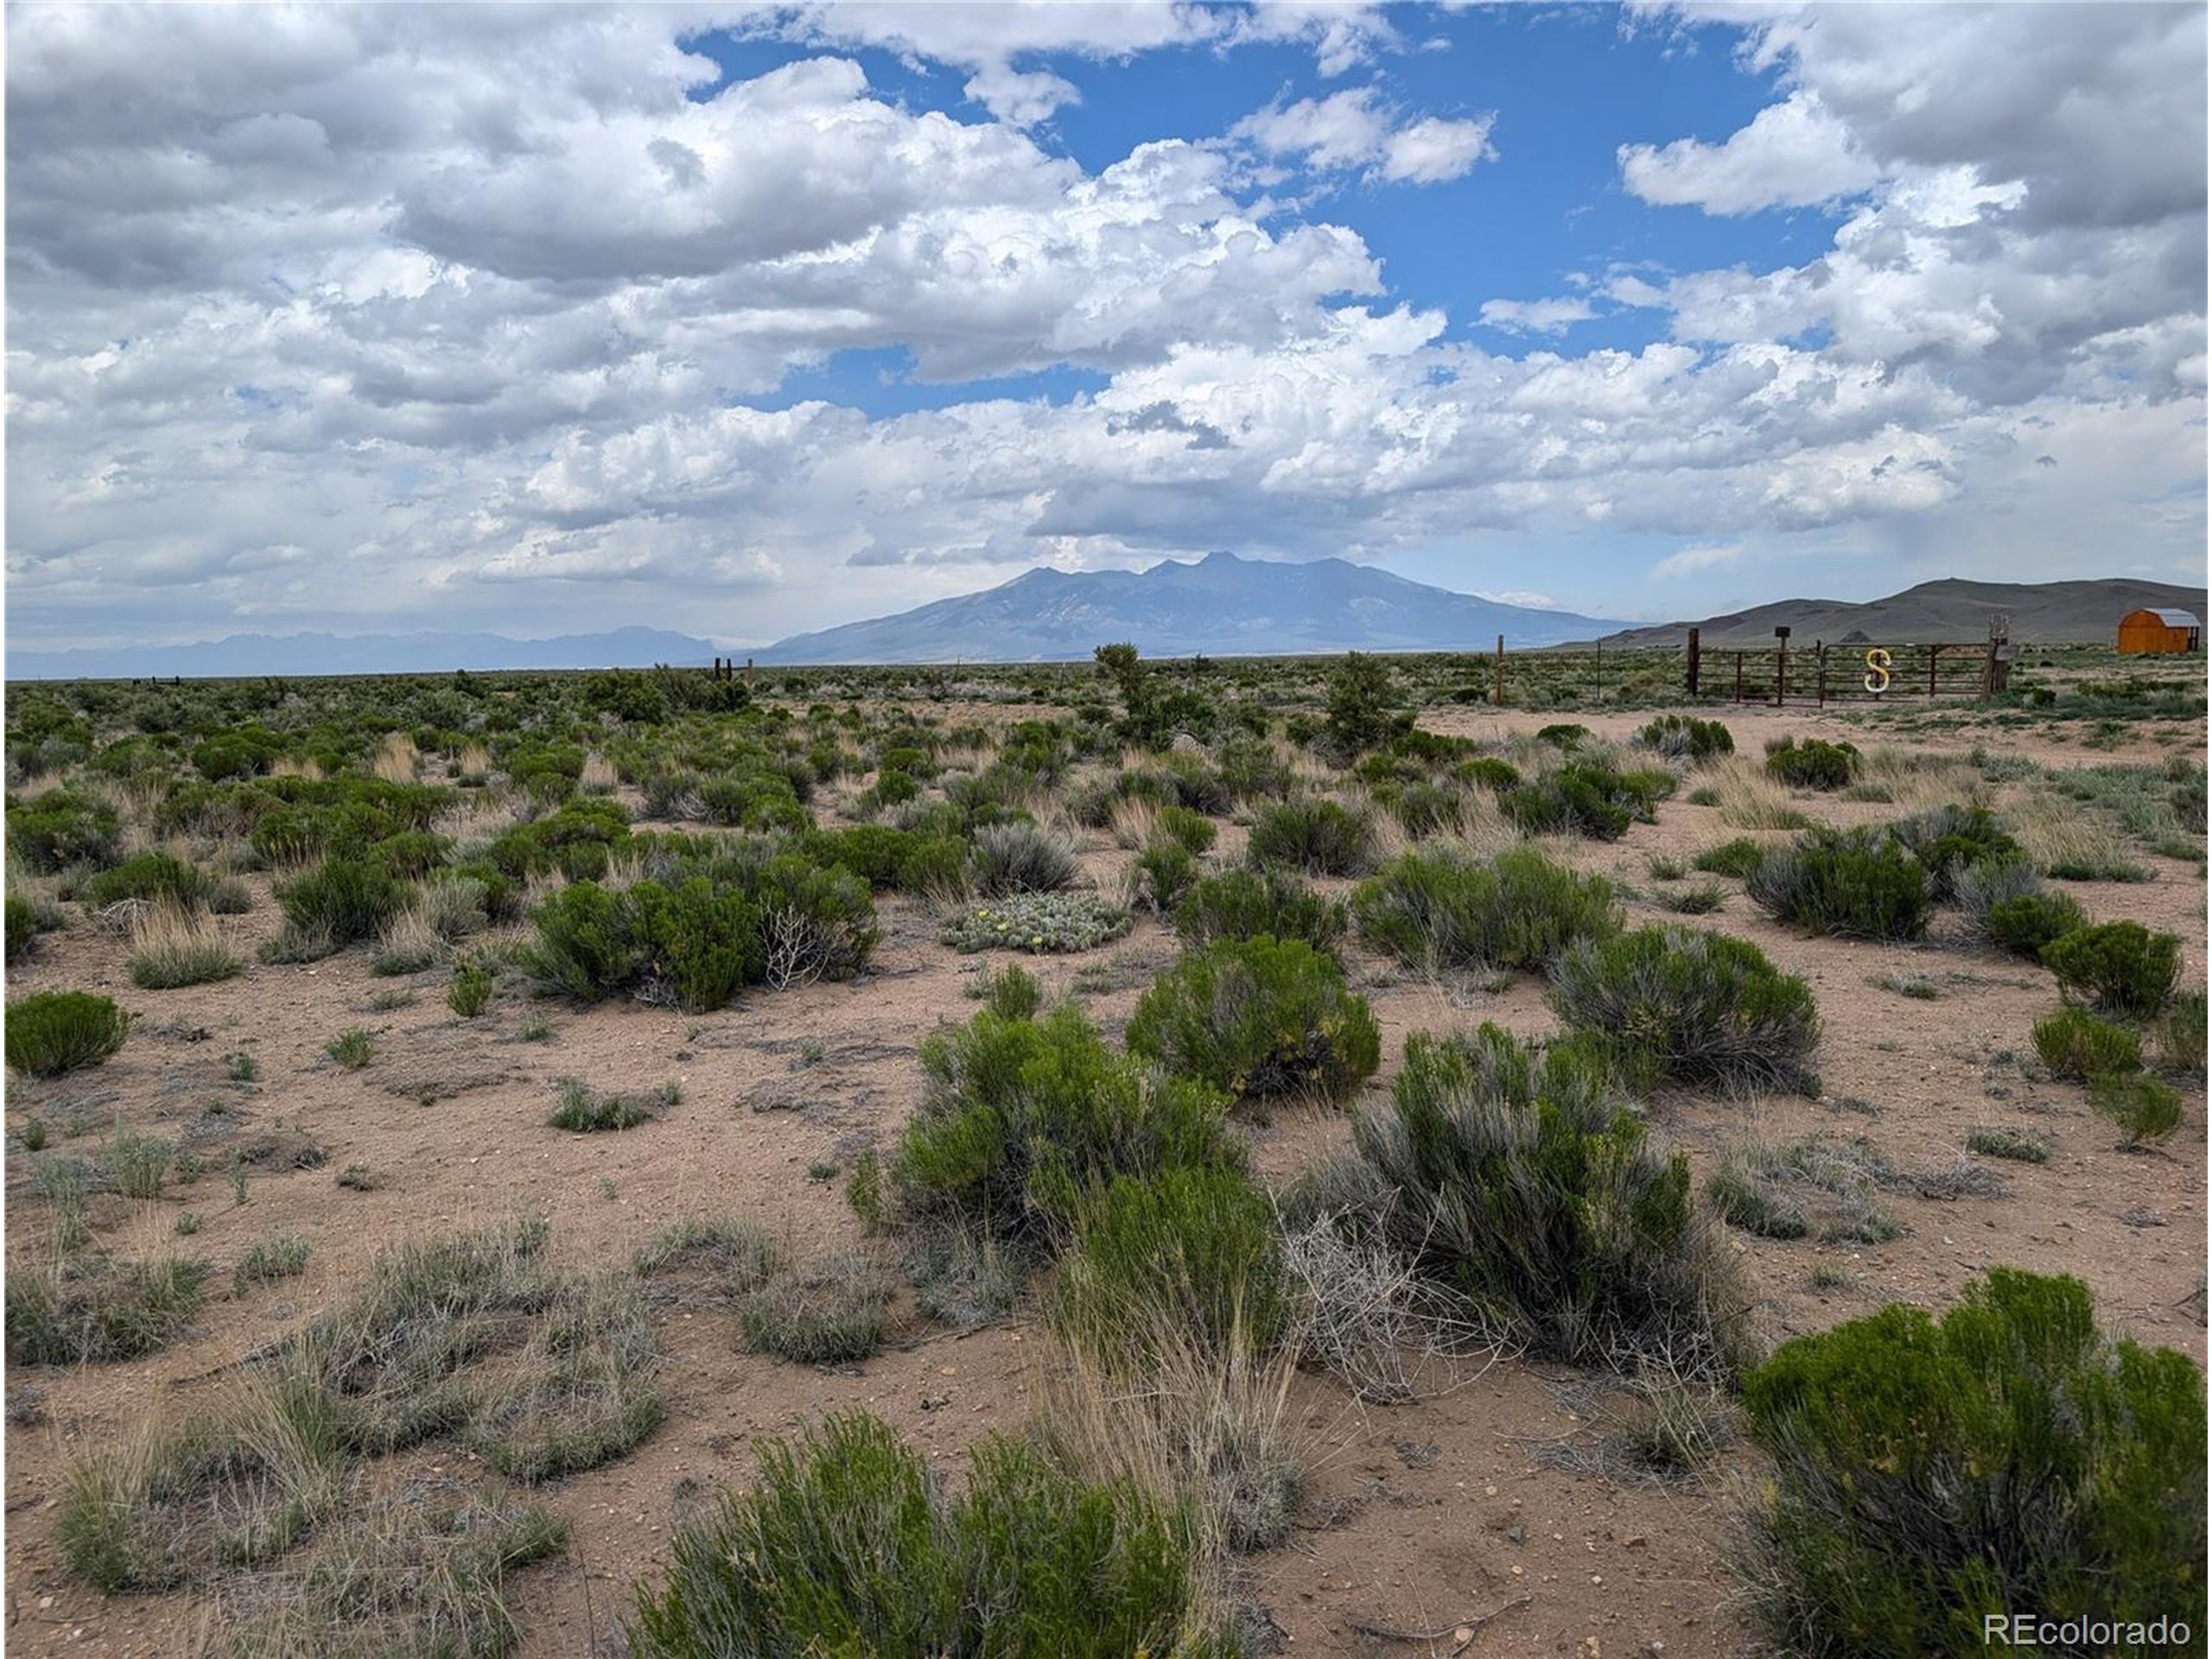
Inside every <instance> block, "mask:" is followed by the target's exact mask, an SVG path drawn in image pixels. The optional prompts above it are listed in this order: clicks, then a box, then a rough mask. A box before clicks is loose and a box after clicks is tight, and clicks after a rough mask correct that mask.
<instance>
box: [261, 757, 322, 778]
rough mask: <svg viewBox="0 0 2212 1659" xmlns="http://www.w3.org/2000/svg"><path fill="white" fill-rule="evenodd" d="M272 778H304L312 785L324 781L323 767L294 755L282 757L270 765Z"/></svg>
mask: <svg viewBox="0 0 2212 1659" xmlns="http://www.w3.org/2000/svg"><path fill="white" fill-rule="evenodd" d="M269 775H270V777H271V778H303V779H306V780H307V781H308V782H309V783H311V784H319V783H321V781H322V767H321V766H320V765H319V764H317V763H316V762H315V761H314V760H308V759H306V758H304V757H295V756H293V755H289V754H287V755H280V756H279V757H278V758H277V759H276V760H272V761H270V763H269Z"/></svg>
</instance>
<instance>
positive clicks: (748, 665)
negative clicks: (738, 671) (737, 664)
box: [731, 657, 753, 691]
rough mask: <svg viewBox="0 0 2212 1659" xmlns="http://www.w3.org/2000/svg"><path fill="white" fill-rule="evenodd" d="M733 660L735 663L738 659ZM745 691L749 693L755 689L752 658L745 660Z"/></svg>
mask: <svg viewBox="0 0 2212 1659" xmlns="http://www.w3.org/2000/svg"><path fill="white" fill-rule="evenodd" d="M731 660H732V661H733V662H734V661H735V660H736V659H735V658H731ZM745 689H746V690H747V691H750V690H752V689H753V659H752V658H750V657H748V658H746V659H745Z"/></svg>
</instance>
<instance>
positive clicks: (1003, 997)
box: [976, 962, 1045, 1020]
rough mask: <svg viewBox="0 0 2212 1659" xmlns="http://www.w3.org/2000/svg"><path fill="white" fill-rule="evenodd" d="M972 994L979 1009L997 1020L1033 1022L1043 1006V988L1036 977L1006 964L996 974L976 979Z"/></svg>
mask: <svg viewBox="0 0 2212 1659" xmlns="http://www.w3.org/2000/svg"><path fill="white" fill-rule="evenodd" d="M976 985H977V988H976V995H978V996H980V997H981V998H982V1003H983V1006H984V1007H987V1008H988V1009H989V1010H990V1011H991V1012H992V1013H993V1014H996V1015H998V1016H999V1018H1000V1019H1001V1020H1033V1019H1035V1018H1036V1017H1037V1014H1038V1013H1039V1010H1040V1009H1042V1008H1043V1007H1044V1006H1045V988H1044V987H1043V986H1041V985H1039V983H1038V982H1037V976H1035V975H1033V974H1027V973H1024V972H1023V971H1022V970H1021V966H1020V963H1012V962H1009V963H1007V964H1006V966H1004V967H1003V968H1001V969H999V970H998V971H997V972H996V973H988V974H983V975H981V976H978V978H977V982H976Z"/></svg>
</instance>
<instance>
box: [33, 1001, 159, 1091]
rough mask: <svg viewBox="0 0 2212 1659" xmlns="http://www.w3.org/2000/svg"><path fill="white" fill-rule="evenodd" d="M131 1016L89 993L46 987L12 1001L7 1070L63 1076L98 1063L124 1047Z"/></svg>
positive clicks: (111, 1003)
mask: <svg viewBox="0 0 2212 1659" xmlns="http://www.w3.org/2000/svg"><path fill="white" fill-rule="evenodd" d="M129 1034H130V1015H129V1014H125V1013H124V1012H123V1010H122V1009H120V1008H118V1007H116V1006H115V1004H114V1003H113V1002H111V1001H109V1000H108V999H107V998H106V997H105V996H94V995H92V993H90V992H89V991H41V992H39V993H37V994H36V995H33V996H26V997H23V998H21V999H19V1000H18V1001H13V1002H10V1004H9V1005H8V1069H9V1070H10V1071H20V1072H21V1073H22V1074H23V1075H24V1076H25V1077H60V1076H61V1075H62V1074H63V1073H65V1072H69V1071H79V1070H80V1069H82V1068H83V1067H85V1066H88V1065H100V1064H101V1063H102V1062H103V1061H105V1060H106V1059H107V1058H109V1057H111V1055H113V1054H114V1053H115V1052H116V1051H117V1050H118V1049H119V1048H121V1047H122V1046H123V1039H124V1038H125V1037H126V1036H128V1035H129Z"/></svg>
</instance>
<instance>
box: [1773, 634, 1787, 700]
mask: <svg viewBox="0 0 2212 1659" xmlns="http://www.w3.org/2000/svg"><path fill="white" fill-rule="evenodd" d="M1786 696H1789V639H1787V638H1786V637H1785V638H1783V639H1777V640H1776V641H1775V642H1774V706H1775V707H1776V708H1777V709H1779V708H1781V707H1782V700H1783V698H1784V697H1786Z"/></svg>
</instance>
